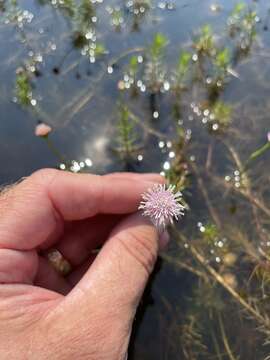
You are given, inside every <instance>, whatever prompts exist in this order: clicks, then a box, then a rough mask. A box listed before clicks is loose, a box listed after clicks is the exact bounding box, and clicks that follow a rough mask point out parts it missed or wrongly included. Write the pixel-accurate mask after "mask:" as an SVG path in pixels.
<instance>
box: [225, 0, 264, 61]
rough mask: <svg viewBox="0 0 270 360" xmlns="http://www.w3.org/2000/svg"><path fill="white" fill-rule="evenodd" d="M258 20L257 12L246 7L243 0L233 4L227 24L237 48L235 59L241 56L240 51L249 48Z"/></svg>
mask: <svg viewBox="0 0 270 360" xmlns="http://www.w3.org/2000/svg"><path fill="white" fill-rule="evenodd" d="M259 21H260V18H259V16H258V14H257V12H256V11H255V10H252V9H251V8H250V7H247V5H246V4H245V3H244V2H240V3H238V4H236V5H235V7H234V9H233V11H232V13H231V15H230V16H229V18H228V20H227V24H228V28H229V34H230V36H231V37H232V38H234V39H236V44H237V50H238V52H236V54H235V57H236V60H237V58H238V57H240V56H241V53H246V52H248V51H249V50H250V48H251V46H252V44H253V41H254V39H255V37H256V34H257V31H256V25H257V23H258V22H259Z"/></svg>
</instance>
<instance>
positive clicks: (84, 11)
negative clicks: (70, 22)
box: [65, 0, 96, 30]
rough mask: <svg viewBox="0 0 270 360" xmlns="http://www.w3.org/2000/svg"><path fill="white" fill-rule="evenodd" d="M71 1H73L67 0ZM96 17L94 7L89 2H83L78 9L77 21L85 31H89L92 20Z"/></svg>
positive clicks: (82, 0)
mask: <svg viewBox="0 0 270 360" xmlns="http://www.w3.org/2000/svg"><path fill="white" fill-rule="evenodd" d="M65 1H70V2H72V0H65ZM95 15H96V10H95V8H94V5H93V4H92V2H91V1H89V0H81V2H80V3H79V5H78V8H77V9H76V21H77V22H78V23H79V24H80V27H81V28H82V29H84V30H87V29H89V26H91V25H92V18H93V17H94V16H95Z"/></svg>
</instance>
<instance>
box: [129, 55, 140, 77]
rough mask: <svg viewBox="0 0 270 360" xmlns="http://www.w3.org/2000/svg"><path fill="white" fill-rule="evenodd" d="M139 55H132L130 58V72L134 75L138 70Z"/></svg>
mask: <svg viewBox="0 0 270 360" xmlns="http://www.w3.org/2000/svg"><path fill="white" fill-rule="evenodd" d="M138 65H139V63H138V57H137V56H131V58H130V60H129V72H130V74H131V75H132V76H133V77H134V76H135V75H136V73H137V71H138Z"/></svg>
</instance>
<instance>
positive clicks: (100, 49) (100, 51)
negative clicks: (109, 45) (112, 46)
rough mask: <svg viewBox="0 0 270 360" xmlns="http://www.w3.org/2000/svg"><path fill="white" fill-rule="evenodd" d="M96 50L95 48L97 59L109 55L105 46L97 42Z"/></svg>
mask: <svg viewBox="0 0 270 360" xmlns="http://www.w3.org/2000/svg"><path fill="white" fill-rule="evenodd" d="M95 45H96V46H95V48H94V51H95V57H96V58H99V57H101V56H104V55H105V54H107V50H106V48H105V46H104V44H102V43H100V42H96V43H95Z"/></svg>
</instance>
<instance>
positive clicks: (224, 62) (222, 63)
mask: <svg viewBox="0 0 270 360" xmlns="http://www.w3.org/2000/svg"><path fill="white" fill-rule="evenodd" d="M214 63H215V65H216V66H217V67H218V68H219V69H222V70H226V69H227V68H228V66H229V64H230V52H229V49H228V48H224V49H222V50H218V51H217V54H216V57H215V60H214Z"/></svg>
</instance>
